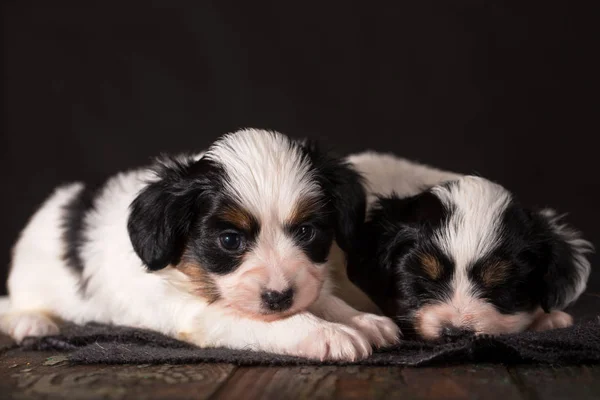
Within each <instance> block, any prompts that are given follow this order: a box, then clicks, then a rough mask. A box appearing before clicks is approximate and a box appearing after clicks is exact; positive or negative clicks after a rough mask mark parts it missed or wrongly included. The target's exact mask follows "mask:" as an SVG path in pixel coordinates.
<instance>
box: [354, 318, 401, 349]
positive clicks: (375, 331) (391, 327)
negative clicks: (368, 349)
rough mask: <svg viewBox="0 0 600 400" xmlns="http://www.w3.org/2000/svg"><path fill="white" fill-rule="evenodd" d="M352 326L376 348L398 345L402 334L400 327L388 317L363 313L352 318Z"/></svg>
mask: <svg viewBox="0 0 600 400" xmlns="http://www.w3.org/2000/svg"><path fill="white" fill-rule="evenodd" d="M350 324H351V325H352V326H353V327H354V328H356V329H358V331H360V332H361V333H362V334H363V335H364V336H366V337H367V339H368V340H369V342H370V343H371V344H372V345H373V346H376V347H387V346H391V345H394V344H397V343H398V342H399V341H400V337H401V336H402V333H401V332H400V328H398V325H396V324H395V323H394V321H392V320H391V319H389V318H387V317H382V316H379V315H375V314H366V313H361V314H359V315H357V316H354V317H352V319H351V322H350Z"/></svg>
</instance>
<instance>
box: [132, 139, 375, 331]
mask: <svg viewBox="0 0 600 400" xmlns="http://www.w3.org/2000/svg"><path fill="white" fill-rule="evenodd" d="M364 202H365V195H364V193H363V190H362V186H361V183H360V179H359V176H358V174H356V173H355V172H354V171H353V170H351V169H350V168H349V167H348V166H346V165H345V164H344V163H343V162H341V161H340V160H338V159H335V158H332V157H329V156H327V155H324V154H321V153H320V152H318V150H316V149H315V148H314V147H311V146H308V145H303V144H300V143H297V142H294V141H292V140H290V139H289V138H287V137H285V136H283V135H281V134H278V133H272V132H265V131H256V130H246V131H240V132H237V133H235V134H230V135H226V136H224V137H223V138H221V139H220V140H219V141H217V142H216V143H215V144H214V145H213V146H212V147H211V148H210V149H209V150H208V152H207V153H206V154H205V155H204V156H203V157H202V158H200V159H197V158H196V159H194V158H183V159H168V160H166V161H163V162H162V163H161V164H159V166H158V168H157V179H156V181H153V182H152V183H150V184H149V185H148V187H147V188H146V189H144V190H143V191H142V192H141V193H140V195H139V196H138V198H137V199H136V200H135V201H134V202H133V204H132V206H131V215H130V219H129V232H130V236H131V240H132V244H133V246H134V249H135V250H136V252H137V253H138V255H139V256H140V258H141V259H142V260H143V261H144V263H145V264H146V265H147V266H148V268H149V269H150V270H154V271H156V270H159V269H163V268H165V267H167V266H168V268H167V271H165V272H166V273H167V275H168V276H169V279H172V280H181V278H185V279H183V280H184V281H185V282H186V283H187V284H186V287H187V288H188V290H190V291H191V292H192V293H194V294H195V295H198V296H201V297H203V298H205V299H206V300H207V301H208V302H220V303H221V304H222V305H224V306H225V307H227V308H230V309H232V310H236V311H238V312H240V313H243V314H244V315H250V316H253V317H257V318H261V319H267V320H268V319H274V318H280V317H282V316H285V315H289V314H292V313H295V312H297V311H299V310H303V309H305V308H306V307H308V306H309V305H310V304H311V303H313V302H314V301H315V300H316V299H317V297H318V296H319V293H320V291H321V288H322V286H323V283H324V281H325V280H326V279H327V269H328V266H327V263H328V259H329V253H330V251H331V249H332V245H333V243H334V240H335V241H336V242H337V244H338V245H339V246H340V247H341V248H342V249H350V248H352V243H353V241H354V234H355V231H356V229H357V225H359V224H360V223H361V222H362V219H363V218H364V211H362V210H364V207H365V205H364V204H365V203H364ZM361 211H362V212H361ZM182 275H183V276H182Z"/></svg>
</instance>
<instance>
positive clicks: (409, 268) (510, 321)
mask: <svg viewBox="0 0 600 400" xmlns="http://www.w3.org/2000/svg"><path fill="white" fill-rule="evenodd" d="M349 161H350V162H351V163H352V164H353V165H354V166H355V168H356V169H357V170H358V171H359V172H361V173H362V174H363V175H364V176H365V178H366V181H367V185H368V190H369V191H370V195H369V215H368V217H367V219H368V222H367V224H366V227H365V229H364V232H363V249H364V253H363V255H362V258H361V261H360V263H354V264H352V265H351V266H350V267H349V268H350V271H349V274H350V277H351V279H352V280H353V281H354V282H355V283H356V284H357V285H358V286H359V287H361V288H362V289H363V290H365V291H366V292H367V293H368V294H369V295H370V296H371V297H372V298H373V299H374V300H375V302H376V303H378V305H379V306H380V307H381V308H382V309H383V310H384V312H385V313H386V314H388V315H390V316H393V317H396V318H397V320H398V322H399V323H400V326H401V327H402V328H403V331H405V333H406V332H411V331H412V332H416V333H417V334H418V335H420V336H421V337H423V338H425V339H440V338H444V339H455V338H459V337H463V336H465V335H472V334H501V333H511V332H519V331H523V330H526V329H535V330H544V329H550V328H555V327H565V326H568V325H570V324H572V318H571V317H570V316H569V315H568V314H566V313H564V312H562V311H560V310H562V309H564V308H565V307H566V306H568V305H569V304H571V303H572V302H574V301H575V300H576V299H577V298H578V297H579V296H580V295H581V293H582V292H583V291H584V290H585V287H586V284H587V280H588V277H589V274H590V263H589V260H588V259H587V258H586V255H587V254H588V253H590V252H591V251H592V246H591V244H590V243H589V242H587V241H585V240H584V239H582V237H581V234H580V233H579V232H577V231H576V230H574V229H573V228H571V227H569V226H568V225H566V224H565V223H563V222H562V221H561V218H560V217H559V216H557V214H556V213H555V212H554V211H553V210H550V209H545V210H530V209H527V208H524V207H523V206H522V205H521V204H519V202H518V201H517V200H516V199H515V198H514V196H513V195H512V194H511V193H510V192H509V191H508V190H506V189H505V188H503V187H502V186H500V185H498V184H496V183H493V182H491V181H489V180H486V179H483V178H480V177H475V176H460V175H458V174H454V173H450V172H444V171H440V170H437V169H434V168H430V167H427V166H424V165H420V164H416V163H411V162H409V161H406V160H403V159H399V158H396V157H394V156H391V155H387V154H377V153H370V152H369V153H363V154H359V155H355V156H351V157H349ZM376 194H377V195H378V196H376Z"/></svg>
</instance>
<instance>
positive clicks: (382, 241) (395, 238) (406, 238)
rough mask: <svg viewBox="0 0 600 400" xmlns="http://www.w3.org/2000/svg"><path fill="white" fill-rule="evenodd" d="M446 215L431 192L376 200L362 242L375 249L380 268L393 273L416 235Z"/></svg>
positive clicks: (415, 239) (425, 232) (436, 224)
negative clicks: (394, 266) (397, 262)
mask: <svg viewBox="0 0 600 400" xmlns="http://www.w3.org/2000/svg"><path fill="white" fill-rule="evenodd" d="M446 215H447V211H446V206H445V205H444V204H443V203H442V202H441V201H440V199H439V198H438V197H437V196H436V195H435V194H433V193H432V192H431V191H425V192H422V193H419V194H417V195H415V196H411V197H406V198H399V197H398V196H396V195H394V194H392V195H391V196H385V197H383V196H382V197H379V198H378V200H377V201H376V202H375V203H374V204H373V207H372V208H371V210H370V212H369V217H368V220H369V222H368V223H367V228H366V229H365V232H366V234H367V235H368V236H369V237H368V238H367V237H366V238H365V240H366V241H367V243H371V246H370V247H371V248H375V249H377V250H376V251H375V253H376V259H377V260H378V264H379V267H380V268H384V269H386V270H389V271H390V272H391V271H392V270H393V265H394V263H395V262H396V259H397V258H398V257H399V256H401V255H403V254H406V253H407V252H408V250H409V249H410V248H411V247H412V246H414V245H415V244H416V243H417V241H418V240H419V237H420V235H424V234H427V232H428V231H430V230H431V229H433V228H435V227H436V226H439V224H441V223H442V222H443V220H444V218H445V216H446Z"/></svg>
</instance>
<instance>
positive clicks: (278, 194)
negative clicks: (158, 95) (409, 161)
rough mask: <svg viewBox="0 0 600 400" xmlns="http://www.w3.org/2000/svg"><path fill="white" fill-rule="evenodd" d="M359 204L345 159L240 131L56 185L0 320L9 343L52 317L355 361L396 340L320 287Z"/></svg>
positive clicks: (35, 220)
mask: <svg viewBox="0 0 600 400" xmlns="http://www.w3.org/2000/svg"><path fill="white" fill-rule="evenodd" d="M364 209H365V194H364V190H363V187H362V185H361V182H360V177H359V174H357V173H356V172H355V171H354V170H353V169H352V168H351V167H350V166H348V165H347V164H346V162H345V161H343V160H341V159H337V158H334V157H331V156H329V155H327V154H323V153H320V152H319V151H318V150H317V149H316V148H315V147H314V146H310V145H306V144H303V143H299V142H296V141H293V140H290V139H289V138H288V137H286V136H284V135H282V134H279V133H276V132H267V131H260V130H251V129H249V130H242V131H238V132H236V133H232V134H228V135H225V136H223V137H222V138H221V139H220V140H218V141H217V142H215V143H214V144H213V145H212V146H211V147H210V148H209V149H208V150H207V152H206V153H204V154H197V155H190V156H178V157H163V158H162V159H161V160H159V161H157V162H156V163H155V165H154V166H152V167H151V168H144V169H139V170H134V171H130V172H125V173H121V174H118V175H116V176H114V177H112V178H111V179H109V180H108V181H107V182H105V183H104V184H103V185H101V186H100V187H97V188H90V187H87V186H84V185H83V184H81V183H75V184H71V185H67V186H63V187H60V188H59V189H57V190H56V192H55V193H54V194H53V195H52V196H51V197H50V198H49V199H48V200H47V201H46V202H45V203H44V204H43V205H42V207H41V208H40V209H39V210H38V211H37V212H36V213H35V215H34V216H33V217H32V219H31V220H30V222H29V224H28V225H27V227H26V228H25V229H24V231H23V232H22V234H21V236H20V238H19V240H18V242H17V244H16V246H15V248H14V254H13V261H12V269H11V271H10V276H9V280H8V289H9V296H10V300H9V304H7V308H8V310H5V311H6V312H5V313H4V315H3V316H2V317H1V318H0V326H1V328H2V330H3V331H5V332H7V333H9V334H10V335H11V336H12V337H13V338H15V339H16V340H17V341H21V340H22V339H23V338H25V337H27V336H43V335H49V334H55V333H57V332H58V327H57V325H56V324H55V322H54V318H59V319H62V320H67V321H72V322H75V323H80V324H81V323H86V322H89V321H94V322H100V323H109V324H119V325H127V326H133V327H140V328H146V329H151V330H155V331H158V332H162V333H164V334H166V335H170V336H172V337H175V338H179V339H182V340H185V341H188V342H191V343H193V344H196V345H199V346H204V347H216V346H224V347H229V348H237V349H255V350H263V351H269V352H277V353H283V354H291V355H297V356H304V357H309V358H315V359H340V360H355V359H359V358H363V357H366V356H368V355H369V354H370V353H371V351H372V345H375V346H386V345H388V344H391V343H394V342H395V341H396V340H398V335H399V331H398V328H397V327H396V325H395V324H394V323H393V322H392V321H391V320H390V319H388V318H385V317H381V316H376V315H372V314H365V313H362V312H359V311H357V310H355V309H354V308H352V307H350V306H349V305H347V304H346V303H345V302H343V301H342V300H340V299H339V298H337V297H335V296H334V295H333V294H332V290H333V284H332V279H331V278H330V275H331V274H335V273H336V272H335V271H336V270H340V269H341V270H344V269H345V265H344V262H345V258H344V253H342V250H344V251H350V250H351V249H353V248H355V246H356V232H357V229H359V227H360V225H361V224H362V223H363V220H364V215H365V213H364ZM5 302H6V301H5Z"/></svg>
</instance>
